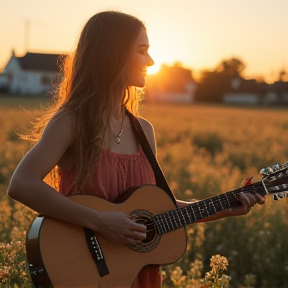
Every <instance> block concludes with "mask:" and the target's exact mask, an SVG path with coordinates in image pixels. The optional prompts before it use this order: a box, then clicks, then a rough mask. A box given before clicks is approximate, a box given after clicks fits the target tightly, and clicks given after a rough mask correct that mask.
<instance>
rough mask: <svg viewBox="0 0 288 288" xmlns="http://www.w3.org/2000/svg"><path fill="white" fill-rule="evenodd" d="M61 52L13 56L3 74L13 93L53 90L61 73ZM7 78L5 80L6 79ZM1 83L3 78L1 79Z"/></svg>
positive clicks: (34, 92)
mask: <svg viewBox="0 0 288 288" xmlns="http://www.w3.org/2000/svg"><path fill="white" fill-rule="evenodd" d="M60 56H61V55H60V54H44V53H31V52H27V53H26V55H24V56H22V57H17V56H15V53H14V52H12V56H11V58H10V60H9V61H8V63H7V65H6V67H5V68H4V71H3V73H2V75H1V79H2V80H3V81H2V82H5V83H6V85H8V87H7V88H8V91H9V92H10V93H13V94H42V93H45V92H47V91H49V90H51V88H52V85H53V83H54V81H55V80H56V78H57V76H58V75H59V67H58V65H57V63H58V61H59V60H60ZM4 80H5V81H4ZM0 83H1V80H0Z"/></svg>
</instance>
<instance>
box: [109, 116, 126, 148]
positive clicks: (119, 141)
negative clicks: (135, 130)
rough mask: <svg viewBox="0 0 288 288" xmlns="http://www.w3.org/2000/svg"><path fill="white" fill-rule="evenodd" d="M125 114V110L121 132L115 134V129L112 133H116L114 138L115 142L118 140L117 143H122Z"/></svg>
mask: <svg viewBox="0 0 288 288" xmlns="http://www.w3.org/2000/svg"><path fill="white" fill-rule="evenodd" d="M125 114H126V113H125V111H124V113H123V118H122V123H121V129H120V132H119V133H118V134H116V135H115V134H114V133H113V131H112V133H113V135H114V138H115V142H116V143H117V144H120V143H121V138H120V137H121V135H122V132H123V123H124V118H125Z"/></svg>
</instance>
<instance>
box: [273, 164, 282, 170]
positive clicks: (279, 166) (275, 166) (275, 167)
mask: <svg viewBox="0 0 288 288" xmlns="http://www.w3.org/2000/svg"><path fill="white" fill-rule="evenodd" d="M272 169H273V171H278V170H280V169H281V165H280V164H279V163H276V164H274V165H273V166H272Z"/></svg>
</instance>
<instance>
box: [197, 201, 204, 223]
mask: <svg viewBox="0 0 288 288" xmlns="http://www.w3.org/2000/svg"><path fill="white" fill-rule="evenodd" d="M196 204H197V207H198V210H199V212H200V215H201V218H200V219H203V216H202V213H201V208H200V205H199V203H198V202H196ZM200 219H199V220H200ZM197 220H198V219H197Z"/></svg>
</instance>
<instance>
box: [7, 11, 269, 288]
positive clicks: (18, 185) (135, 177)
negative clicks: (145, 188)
mask: <svg viewBox="0 0 288 288" xmlns="http://www.w3.org/2000/svg"><path fill="white" fill-rule="evenodd" d="M148 49H149V41H148V37H147V34H146V29H145V26H144V24H143V23H142V22H141V21H139V20H138V19H137V18H135V17H133V16H130V15H127V14H124V13H120V12H113V11H107V12H101V13H98V14H96V15H94V16H93V17H92V18H91V19H90V20H89V21H88V22H87V23H86V25H85V27H84V29H83V31H82V33H81V35H80V38H79V41H78V45H77V47H76V50H75V52H74V54H73V56H72V57H69V59H68V58H67V59H66V64H65V69H64V71H63V72H64V76H63V79H62V82H61V84H60V86H59V89H58V91H57V95H56V98H55V99H56V100H55V104H54V106H53V107H52V108H51V110H50V112H49V113H47V115H45V117H43V118H41V120H40V121H39V123H38V124H37V125H36V126H35V129H34V131H33V135H32V136H33V137H34V139H35V140H37V143H36V145H35V146H34V147H33V148H32V149H31V150H30V151H29V152H28V153H27V155H26V156H25V157H24V158H23V160H22V161H21V162H20V163H19V165H18V167H17V169H16V170H15V172H14V175H13V176H12V179H11V182H10V185H9V188H8V195H9V196H10V197H12V198H13V199H15V200H17V201H20V202H22V203H23V204H25V205H27V206H29V207H30V208H32V209H33V210H36V211H38V212H40V213H42V214H44V215H48V216H50V217H53V218H56V219H60V220H62V221H66V222H69V223H72V224H75V225H78V226H81V227H86V228H89V229H91V230H93V231H96V232H97V233H99V234H102V235H103V236H104V237H105V238H107V239H109V240H111V241H116V242H118V243H125V244H130V245H135V243H137V241H141V240H144V239H145V237H146V226H145V225H143V224H139V223H136V222H134V221H132V220H131V219H129V218H128V217H127V216H126V215H124V214H123V213H121V212H100V211H96V210H93V209H90V208H87V207H85V206H83V205H81V204H78V203H76V202H73V201H71V200H69V198H67V197H65V196H69V195H72V194H80V193H85V194H87V193H88V194H92V195H96V196H99V197H102V198H105V199H107V200H109V201H111V202H113V201H114V200H115V199H116V198H117V197H118V196H119V195H121V194H122V193H123V192H124V191H125V190H127V189H128V188H129V187H134V186H141V185H144V184H155V178H154V174H153V171H152V169H151V167H150V164H149V162H148V160H147V158H146V157H145V154H144V153H143V151H142V149H141V147H140V145H139V140H138V139H137V138H136V137H135V134H134V132H133V130H132V127H131V125H130V122H129V119H128V117H127V113H126V110H128V111H130V112H131V113H133V114H135V115H137V104H138V102H139V96H137V93H136V92H135V88H134V87H144V85H145V76H146V73H147V67H149V66H151V65H153V60H152V58H151V57H150V55H149V53H148ZM138 121H139V122H140V124H141V126H142V129H143V130H144V133H145V135H146V137H147V139H148V141H149V144H150V146H151V148H152V150H153V152H154V154H155V155H156V142H155V136H154V130H153V127H152V125H151V124H150V123H149V122H148V121H146V120H145V119H143V118H141V117H138ZM30 138H31V137H30ZM56 167H57V169H56ZM51 170H52V171H54V173H53V175H56V178H55V179H56V180H57V179H59V182H58V184H57V183H56V184H55V185H54V186H51V185H48V184H47V183H46V182H45V181H43V179H44V178H45V177H46V175H47V174H48V173H49V172H50V171H51ZM57 175H58V178H57ZM58 188H59V189H58ZM57 190H59V192H60V193H59V192H58V191H57ZM239 199H240V201H241V202H242V203H243V205H242V206H241V207H239V208H237V209H232V210H231V211H224V212H221V213H218V214H216V215H215V216H213V217H208V218H207V219H206V221H210V220H213V219H218V218H221V217H226V216H236V215H242V214H246V213H247V212H248V211H249V209H250V208H251V207H252V206H253V205H254V204H256V203H260V204H261V203H264V199H263V198H262V197H261V196H259V195H257V194H256V195H252V194H245V195H244V194H243V193H241V195H240V198H239ZM177 204H178V205H179V206H183V205H186V204H187V203H186V202H184V201H180V200H177ZM160 286H161V280H160V273H159V267H155V266H150V267H147V268H145V269H143V270H142V272H141V273H140V274H139V277H138V279H137V281H135V284H134V287H143V288H144V287H146V288H148V287H149V288H151V287H155V288H156V287H160Z"/></svg>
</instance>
